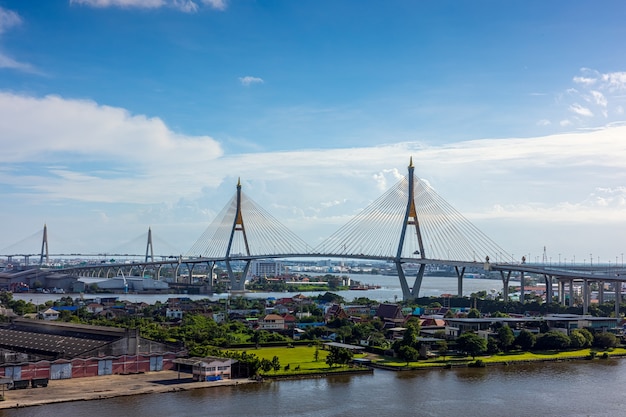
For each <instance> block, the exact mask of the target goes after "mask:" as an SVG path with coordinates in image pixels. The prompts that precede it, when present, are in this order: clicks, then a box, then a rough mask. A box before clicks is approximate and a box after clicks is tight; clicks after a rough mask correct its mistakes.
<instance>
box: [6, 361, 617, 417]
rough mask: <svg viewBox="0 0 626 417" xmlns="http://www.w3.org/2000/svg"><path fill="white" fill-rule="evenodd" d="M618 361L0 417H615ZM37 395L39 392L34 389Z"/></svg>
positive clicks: (106, 403)
mask: <svg viewBox="0 0 626 417" xmlns="http://www.w3.org/2000/svg"><path fill="white" fill-rule="evenodd" d="M625 383H626V360H623V359H610V360H600V359H598V360H594V361H580V362H564V363H542V364H523V365H511V366H506V367H505V366H494V367H489V368H482V369H472V368H464V369H449V370H443V369H441V370H439V369H438V370H424V371H411V372H392V371H383V370H375V371H374V374H372V375H353V376H336V377H329V378H319V379H303V380H295V381H279V382H269V383H262V384H252V385H248V384H246V385H239V386H232V387H216V388H207V389H198V390H192V391H181V392H176V393H166V394H149V395H139V396H130V397H120V398H114V399H107V400H97V401H86V402H74V403H61V404H50V405H45V406H41V407H30V408H23V409H17V410H4V411H2V410H0V417H57V416H64V417H74V416H90V417H100V416H103V417H104V416H106V417H113V416H129V415H132V416H137V417H139V416H142V417H143V416H149V417H175V416H176V417H178V416H180V417H185V416H238V417H240V416H255V417H264V416H274V417H276V416H279V417H280V416H294V415H297V416H300V417H308V416H311V417H313V416H315V417H322V416H324V417H325V416H345V417H352V416H354V417H357V416H358V417H363V416H377V417H383V416H394V417H397V416H464V417H472V416H483V417H490V416H498V417H499V416H520V417H524V416H528V417H537V416H607V417H608V416H611V417H614V416H623V415H626V410H625V409H624V402H625V401H624V398H623V391H622V389H623V388H622V387H623V386H624V384H625ZM42 389H43V388H42Z"/></svg>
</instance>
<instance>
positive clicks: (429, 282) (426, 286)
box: [14, 274, 502, 304]
mask: <svg viewBox="0 0 626 417" xmlns="http://www.w3.org/2000/svg"><path fill="white" fill-rule="evenodd" d="M350 277H351V279H353V280H356V281H360V282H362V283H364V284H372V285H379V286H380V288H377V289H373V290H345V291H334V292H335V293H337V294H339V295H341V296H342V297H344V298H345V299H346V301H348V302H350V301H352V300H353V299H355V298H357V297H367V298H370V299H372V300H376V301H379V302H385V301H388V302H394V301H398V300H402V289H401V288H400V281H399V279H398V277H397V276H388V275H360V274H350ZM407 279H408V280H409V285H412V284H413V281H412V280H411V279H410V278H407ZM413 280H414V278H413ZM478 291H487V292H500V291H502V281H500V280H493V279H481V278H466V279H464V280H463V295H470V294H471V293H474V292H478ZM321 293H323V292H315V291H313V292H304V293H302V294H305V295H318V294H321ZM456 293H457V278H456V277H433V276H426V277H424V280H423V282H422V287H421V289H420V296H425V297H428V296H440V295H441V294H456ZM296 294H299V292H285V293H283V292H281V293H277V292H246V293H245V296H246V297H250V298H267V297H274V298H279V297H290V296H293V295H296ZM68 295H69V296H71V297H77V296H78V295H77V294H39V293H28V294H14V298H15V299H20V300H25V301H32V302H34V303H37V304H43V303H45V302H46V301H48V300H58V299H59V298H61V297H65V296H68ZM103 296H104V295H103ZM113 296H115V297H119V299H120V300H128V301H132V302H146V303H149V304H154V303H155V302H157V301H160V302H165V301H167V299H168V298H170V297H180V296H181V294H114V295H113ZM185 296H187V297H190V298H192V299H195V300H197V299H203V298H210V299H212V300H217V299H220V298H226V297H228V296H229V294H215V295H212V296H208V295H185ZM231 296H232V295H231ZM237 296H239V294H237ZM85 297H86V298H91V297H94V295H93V294H85Z"/></svg>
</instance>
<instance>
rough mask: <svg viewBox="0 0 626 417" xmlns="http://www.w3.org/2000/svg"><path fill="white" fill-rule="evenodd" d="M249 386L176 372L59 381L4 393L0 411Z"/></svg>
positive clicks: (250, 381)
mask: <svg viewBox="0 0 626 417" xmlns="http://www.w3.org/2000/svg"><path fill="white" fill-rule="evenodd" d="M253 383H256V381H252V380H249V379H225V380H221V381H203V382H194V381H192V379H191V375H189V374H186V373H181V374H180V375H179V373H178V372H176V371H160V372H148V373H145V374H133V375H108V376H97V377H87V378H73V379H61V380H53V381H50V383H49V384H48V386H47V387H45V388H26V389H18V390H7V391H5V392H4V398H5V400H4V401H0V409H7V408H21V407H30V406H36V405H44V404H53V403H60V402H71V401H88V400H99V399H104V398H114V397H123V396H127V395H141V394H154V393H162V392H178V391H187V390H192V389H201V388H213V387H219V386H228V385H239V384H253Z"/></svg>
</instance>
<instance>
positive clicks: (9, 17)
mask: <svg viewBox="0 0 626 417" xmlns="http://www.w3.org/2000/svg"><path fill="white" fill-rule="evenodd" d="M21 23H22V18H21V17H20V16H19V15H18V14H17V13H15V12H14V11H12V10H6V9H4V8H2V7H0V34H2V33H4V32H6V30H7V29H11V28H12V27H14V26H18V25H19V24H21Z"/></svg>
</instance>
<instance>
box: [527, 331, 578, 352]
mask: <svg viewBox="0 0 626 417" xmlns="http://www.w3.org/2000/svg"><path fill="white" fill-rule="evenodd" d="M570 342H571V340H570V338H569V336H568V335H566V334H565V333H561V332H559V331H556V330H550V331H549V332H547V333H543V334H540V335H539V336H538V337H537V341H536V342H535V349H538V350H563V349H567V348H568V347H569V345H570Z"/></svg>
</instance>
